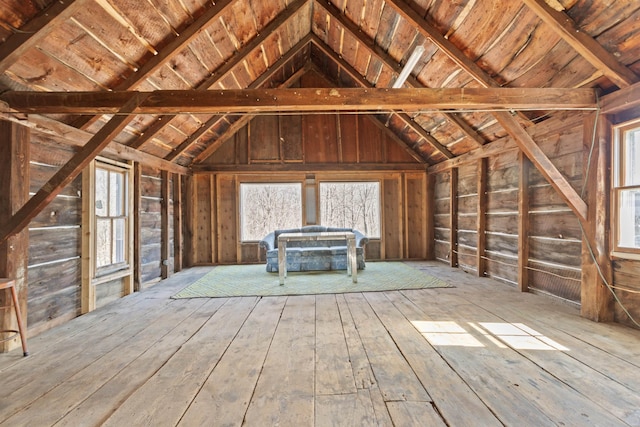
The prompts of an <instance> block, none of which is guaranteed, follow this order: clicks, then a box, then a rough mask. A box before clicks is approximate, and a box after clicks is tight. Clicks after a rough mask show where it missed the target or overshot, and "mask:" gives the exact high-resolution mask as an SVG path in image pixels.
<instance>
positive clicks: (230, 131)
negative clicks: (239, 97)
mask: <svg viewBox="0 0 640 427" xmlns="http://www.w3.org/2000/svg"><path fill="white" fill-rule="evenodd" d="M308 43H309V40H308V37H305V38H304V39H303V40H301V41H300V42H298V44H297V45H296V46H294V48H293V49H291V50H289V52H288V53H287V54H286V55H285V56H283V57H282V58H280V59H279V60H278V61H277V62H276V64H274V66H273V67H272V68H271V69H270V70H267V71H266V72H264V73H263V74H262V75H261V76H260V77H258V78H257V79H256V80H254V81H253V83H251V85H252V86H253V85H255V86H258V87H259V86H262V85H263V84H264V83H265V82H266V81H267V80H268V79H269V78H271V77H272V76H273V74H274V73H276V72H278V70H280V69H281V68H282V67H283V66H284V64H286V63H287V62H289V61H290V60H291V59H292V58H293V57H294V56H295V55H297V54H298V52H300V49H304V47H305V46H306V45H307V44H308ZM306 71H307V69H306V68H305V67H303V68H301V69H300V70H298V71H297V72H295V73H293V75H292V76H291V77H289V78H288V79H287V81H286V82H284V83H283V84H282V85H281V87H289V86H291V85H292V84H293V83H294V82H296V81H298V79H299V78H300V76H301V75H302V74H303V73H304V72H306ZM253 117H254V116H252V115H247V116H243V117H241V118H239V119H237V120H236V121H235V122H233V123H232V124H231V126H229V128H227V130H226V131H225V132H224V134H222V135H220V136H219V137H218V138H217V139H216V140H215V141H212V142H210V143H209V145H208V146H207V148H205V149H204V150H203V151H202V152H201V153H200V154H199V155H198V156H197V157H196V158H195V159H194V163H197V162H199V161H202V160H204V159H206V158H207V157H209V156H210V155H211V154H213V153H214V152H215V151H216V150H217V149H218V148H220V146H221V145H222V144H224V142H225V141H227V140H228V139H229V138H231V137H232V136H233V135H234V134H235V133H236V132H237V131H238V130H240V129H241V128H242V127H243V126H244V125H246V124H247V123H249V121H251V119H252V118H253ZM219 119H220V117H213V118H212V119H211V120H210V121H209V122H207V123H206V124H205V126H202V128H200V129H198V131H196V132H195V133H194V134H192V135H191V136H189V138H187V139H186V140H185V141H184V142H183V143H182V144H180V146H179V147H176V148H175V149H174V150H173V151H172V152H171V153H170V154H169V155H168V156H167V157H165V159H166V160H173V159H175V158H177V157H178V156H179V155H181V154H182V153H183V152H184V151H186V150H187V149H188V148H189V147H190V146H191V145H193V144H194V143H195V142H196V141H198V139H200V138H201V137H202V136H203V135H204V133H205V132H206V131H207V130H209V129H210V128H211V127H212V126H213V125H214V124H215V123H217V121H218V120H219Z"/></svg>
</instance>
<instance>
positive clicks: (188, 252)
mask: <svg viewBox="0 0 640 427" xmlns="http://www.w3.org/2000/svg"><path fill="white" fill-rule="evenodd" d="M195 182H196V180H195V179H194V178H193V175H185V177H184V180H183V183H184V199H185V200H186V203H185V204H184V235H183V241H184V248H185V252H184V265H185V266H186V267H193V265H194V259H195V258H194V257H195V253H196V250H195V239H194V231H195V230H194V227H195V220H194V215H195V214H194V211H195V204H196V195H195V188H194V187H195Z"/></svg>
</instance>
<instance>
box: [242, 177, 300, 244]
mask: <svg viewBox="0 0 640 427" xmlns="http://www.w3.org/2000/svg"><path fill="white" fill-rule="evenodd" d="M240 203H241V205H240V212H241V238H242V240H243V241H247V240H261V239H262V238H263V237H264V236H266V235H267V234H269V233H270V232H272V231H273V230H275V229H282V228H294V227H300V226H301V225H302V185H301V184H296V183H287V184H240Z"/></svg>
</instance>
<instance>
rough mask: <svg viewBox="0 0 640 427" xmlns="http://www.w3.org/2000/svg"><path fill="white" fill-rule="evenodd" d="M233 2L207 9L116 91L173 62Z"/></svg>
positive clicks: (81, 123) (224, 1)
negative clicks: (172, 59)
mask: <svg viewBox="0 0 640 427" xmlns="http://www.w3.org/2000/svg"><path fill="white" fill-rule="evenodd" d="M232 3H233V0H221V1H218V2H216V3H214V5H213V6H211V7H209V8H208V9H206V11H205V12H204V13H203V14H202V15H200V16H199V17H198V18H197V19H196V20H195V21H193V22H192V23H191V25H189V26H188V27H187V28H185V29H184V30H182V31H180V34H179V35H178V36H177V37H176V38H175V39H173V40H172V41H170V42H169V43H168V44H167V45H166V46H165V47H163V48H162V50H161V51H160V52H158V54H157V55H154V56H153V57H152V58H151V59H149V61H147V62H146V63H145V64H144V65H143V66H142V67H141V68H140V70H138V71H137V72H135V73H133V74H131V75H130V76H129V77H127V78H126V79H125V80H123V81H122V82H121V83H120V84H118V85H117V86H115V87H114V88H113V89H114V90H129V89H132V88H135V86H136V85H137V84H139V83H140V82H142V81H144V80H145V79H147V78H148V77H149V76H151V75H152V74H153V73H155V72H156V71H157V70H158V69H160V68H161V67H162V66H164V65H165V64H166V63H167V61H169V60H171V58H173V57H174V56H175V55H177V54H179V53H180V52H181V51H182V49H184V48H185V47H186V46H187V45H188V44H189V43H191V42H192V41H193V39H194V38H196V37H197V36H198V35H199V34H200V32H201V31H203V30H204V29H205V28H207V26H208V25H210V23H211V22H212V21H214V20H215V19H218V18H219V17H220V15H221V14H222V13H223V12H224V11H225V10H226V9H227V8H228V7H230V6H231V4H232ZM98 118H99V116H98V117H81V118H79V119H78V120H77V121H76V122H75V123H74V126H75V127H78V128H82V127H86V126H87V125H88V124H89V123H91V122H93V121H95V120H97V119H98Z"/></svg>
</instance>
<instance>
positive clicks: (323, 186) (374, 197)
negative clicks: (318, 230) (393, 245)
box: [320, 182, 380, 238]
mask: <svg viewBox="0 0 640 427" xmlns="http://www.w3.org/2000/svg"><path fill="white" fill-rule="evenodd" d="M320 223H321V224H322V225H326V226H330V227H346V228H355V229H358V230H359V231H361V232H363V233H364V234H365V235H366V236H368V237H371V238H379V237H380V183H378V182H321V183H320Z"/></svg>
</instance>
